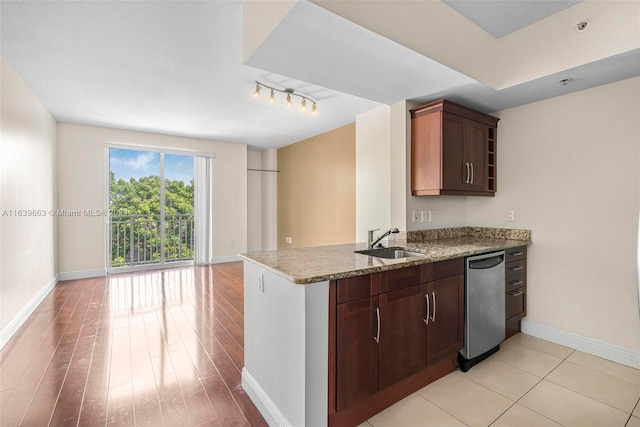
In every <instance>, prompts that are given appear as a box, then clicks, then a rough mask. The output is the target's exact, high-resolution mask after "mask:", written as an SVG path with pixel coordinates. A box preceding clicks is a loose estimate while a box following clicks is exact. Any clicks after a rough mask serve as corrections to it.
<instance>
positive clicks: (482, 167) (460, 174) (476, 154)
mask: <svg viewBox="0 0 640 427" xmlns="http://www.w3.org/2000/svg"><path fill="white" fill-rule="evenodd" d="M497 126H498V119H497V118H495V117H492V116H489V115H486V114H483V113H480V112H478V111H474V110H471V109H469V108H466V107H463V106H461V105H458V104H454V103H453V102H449V101H446V100H439V101H436V102H432V103H429V104H426V105H423V106H421V107H418V108H414V109H412V110H411V194H413V195H414V196H434V195H440V194H443V195H464V196H493V195H494V193H495V192H496V188H497V180H496V142H497V140H496V138H497Z"/></svg>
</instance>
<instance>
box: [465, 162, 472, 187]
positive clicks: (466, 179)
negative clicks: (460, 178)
mask: <svg viewBox="0 0 640 427" xmlns="http://www.w3.org/2000/svg"><path fill="white" fill-rule="evenodd" d="M464 165H465V166H466V167H467V176H466V178H464V183H465V184H468V183H469V177H470V176H471V173H470V169H469V162H467V163H465V164H464Z"/></svg>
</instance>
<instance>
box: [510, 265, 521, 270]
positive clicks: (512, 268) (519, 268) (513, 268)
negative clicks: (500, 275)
mask: <svg viewBox="0 0 640 427" xmlns="http://www.w3.org/2000/svg"><path fill="white" fill-rule="evenodd" d="M509 270H511V271H520V270H524V267H523V266H521V265H519V266H517V267H511V268H510V269H509Z"/></svg>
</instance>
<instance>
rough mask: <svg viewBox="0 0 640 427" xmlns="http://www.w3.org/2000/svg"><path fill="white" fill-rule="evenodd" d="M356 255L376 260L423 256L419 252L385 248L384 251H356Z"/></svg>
mask: <svg viewBox="0 0 640 427" xmlns="http://www.w3.org/2000/svg"><path fill="white" fill-rule="evenodd" d="M356 253H357V254H363V255H369V256H374V257H378V258H387V259H398V258H410V257H419V256H425V254H423V253H420V252H412V251H408V250H406V249H403V248H385V249H367V250H364V251H356Z"/></svg>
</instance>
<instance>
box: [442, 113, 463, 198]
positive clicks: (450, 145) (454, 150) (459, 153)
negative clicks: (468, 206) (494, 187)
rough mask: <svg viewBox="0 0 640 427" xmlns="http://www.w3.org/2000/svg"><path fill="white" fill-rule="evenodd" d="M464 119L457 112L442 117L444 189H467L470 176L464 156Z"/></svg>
mask: <svg viewBox="0 0 640 427" xmlns="http://www.w3.org/2000/svg"><path fill="white" fill-rule="evenodd" d="M464 120H465V119H463V118H462V117H460V116H456V115H455V114H449V113H444V114H443V117H442V187H441V188H442V189H444V190H466V189H467V184H466V183H465V181H466V180H467V179H468V178H469V176H468V174H469V171H468V170H467V168H466V165H465V162H466V160H464V158H463V145H464Z"/></svg>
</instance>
